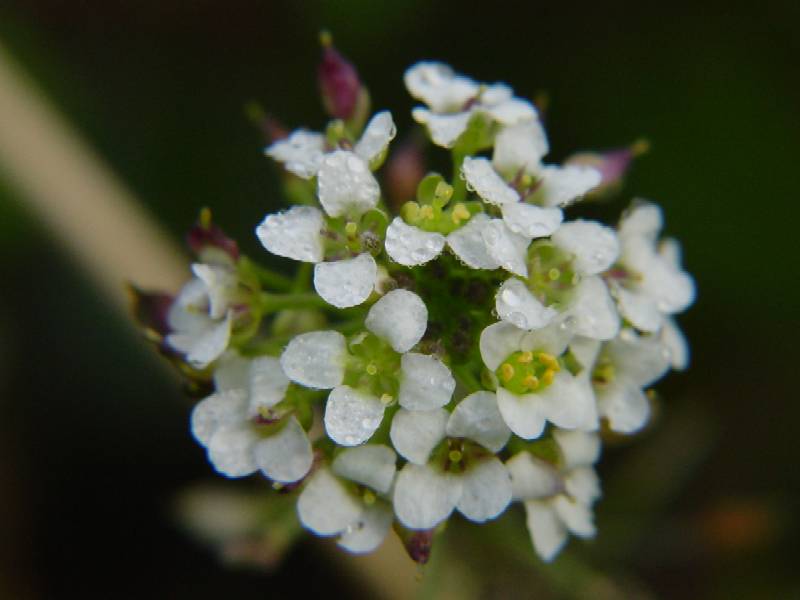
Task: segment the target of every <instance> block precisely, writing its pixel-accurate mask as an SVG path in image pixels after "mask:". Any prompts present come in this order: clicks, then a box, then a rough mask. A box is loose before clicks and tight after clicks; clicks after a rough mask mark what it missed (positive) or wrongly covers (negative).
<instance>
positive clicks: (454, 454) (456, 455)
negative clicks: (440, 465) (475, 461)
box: [447, 450, 464, 463]
mask: <svg viewBox="0 0 800 600" xmlns="http://www.w3.org/2000/svg"><path fill="white" fill-rule="evenodd" d="M447 458H449V459H450V462H453V463H457V462H461V459H462V458H464V455H463V454H461V452H460V451H459V450H450V453H449V454H448V455H447Z"/></svg>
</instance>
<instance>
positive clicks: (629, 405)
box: [597, 378, 650, 433]
mask: <svg viewBox="0 0 800 600" xmlns="http://www.w3.org/2000/svg"><path fill="white" fill-rule="evenodd" d="M597 407H598V409H599V410H600V414H601V415H602V416H604V417H605V418H606V419H608V426H609V427H610V428H611V429H612V431H617V432H619V433H635V432H636V431H638V430H640V429H641V428H642V427H644V426H645V424H646V423H647V420H648V419H649V418H650V402H649V401H648V400H647V396H646V395H645V394H644V392H643V391H642V390H641V388H639V387H638V386H637V385H636V384H635V383H633V382H632V381H629V380H626V379H625V378H621V379H619V378H618V379H616V380H615V381H612V382H611V383H608V384H605V385H603V386H602V387H599V388H598V390H597Z"/></svg>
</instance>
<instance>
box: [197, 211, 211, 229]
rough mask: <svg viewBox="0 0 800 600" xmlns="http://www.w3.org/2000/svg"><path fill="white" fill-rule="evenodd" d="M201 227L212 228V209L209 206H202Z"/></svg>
mask: <svg viewBox="0 0 800 600" xmlns="http://www.w3.org/2000/svg"><path fill="white" fill-rule="evenodd" d="M199 221H200V227H202V228H203V229H210V228H211V209H210V208H208V207H205V208H202V209H201V210H200V219H199Z"/></svg>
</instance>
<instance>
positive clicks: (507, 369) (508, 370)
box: [500, 363, 515, 383]
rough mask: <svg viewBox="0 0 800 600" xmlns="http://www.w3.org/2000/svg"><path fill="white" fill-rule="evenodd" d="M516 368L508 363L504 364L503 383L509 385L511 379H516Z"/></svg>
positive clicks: (502, 366)
mask: <svg viewBox="0 0 800 600" xmlns="http://www.w3.org/2000/svg"><path fill="white" fill-rule="evenodd" d="M514 373H515V371H514V367H513V366H511V365H510V364H508V363H503V364H502V365H501V366H500V376H501V377H502V378H503V381H505V382H506V383H508V382H509V381H511V378H512V377H514Z"/></svg>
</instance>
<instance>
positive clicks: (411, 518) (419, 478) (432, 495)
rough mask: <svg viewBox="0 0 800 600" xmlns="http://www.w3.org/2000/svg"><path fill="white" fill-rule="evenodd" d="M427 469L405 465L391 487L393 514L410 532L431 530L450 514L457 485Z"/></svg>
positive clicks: (439, 473)
mask: <svg viewBox="0 0 800 600" xmlns="http://www.w3.org/2000/svg"><path fill="white" fill-rule="evenodd" d="M456 479H457V478H453V477H450V476H448V474H447V473H441V472H439V471H436V470H434V469H432V468H431V467H429V466H428V465H415V464H413V463H408V464H407V465H406V466H405V467H403V469H402V470H401V471H400V474H399V475H398V476H397V483H396V484H395V486H394V511H395V514H396V515H397V518H398V520H399V521H400V522H401V523H402V524H403V525H405V526H406V527H408V528H409V529H432V528H433V527H435V526H436V525H438V524H439V523H441V522H442V521H444V520H445V519H446V518H447V517H449V516H450V513H451V512H453V509H454V508H455V506H456V502H458V499H459V497H460V496H461V485H460V482H458V481H456Z"/></svg>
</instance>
